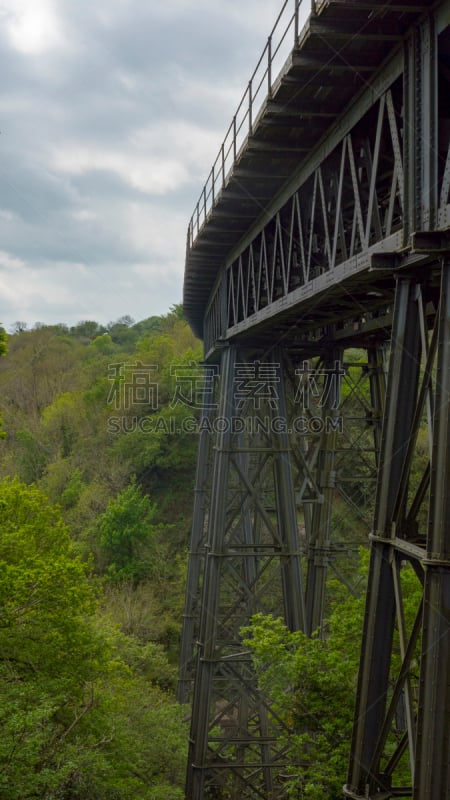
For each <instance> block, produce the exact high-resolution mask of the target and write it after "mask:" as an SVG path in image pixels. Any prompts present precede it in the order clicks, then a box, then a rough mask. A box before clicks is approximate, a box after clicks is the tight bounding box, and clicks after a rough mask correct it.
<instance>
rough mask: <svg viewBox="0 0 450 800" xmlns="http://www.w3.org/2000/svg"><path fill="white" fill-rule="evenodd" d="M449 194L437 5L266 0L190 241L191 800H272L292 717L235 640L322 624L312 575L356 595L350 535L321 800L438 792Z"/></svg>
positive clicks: (446, 93)
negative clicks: (348, 710)
mask: <svg viewBox="0 0 450 800" xmlns="http://www.w3.org/2000/svg"><path fill="white" fill-rule="evenodd" d="M449 195H450V2H449V0H441V2H437V3H436V2H428V0H395V2H394V0H393V1H392V2H389V0H388V1H387V2H375V1H374V2H366V1H365V0H316V1H315V2H314V0H312V2H311V0H301V2H299V0H287V2H286V3H285V4H284V6H283V8H282V10H281V12H280V16H279V18H278V20H277V23H276V25H275V27H274V29H273V31H272V34H271V35H270V37H269V39H268V42H267V45H266V48H265V50H264V53H263V55H262V57H261V59H260V62H259V64H258V66H257V68H256V70H255V73H254V75H253V76H252V79H251V81H250V83H249V84H248V86H247V89H246V92H245V94H244V97H243V99H242V102H241V104H240V106H239V108H238V111H237V113H236V115H235V117H234V118H233V120H232V123H231V125H230V128H229V130H228V133H227V135H226V138H225V140H224V143H223V144H222V147H221V149H220V152H219V155H218V157H217V159H216V161H215V163H214V165H213V168H212V170H211V173H210V175H209V177H208V180H207V183H206V185H205V187H204V189H203V191H202V194H201V196H200V199H199V202H198V204H197V207H196V209H195V211H194V214H193V217H192V219H191V221H190V224H189V230H188V241H187V258H186V270H185V284H184V308H185V313H186V316H187V318H188V320H189V322H190V324H191V326H192V328H193V329H194V331H195V332H196V333H197V334H198V335H199V336H200V337H202V338H203V340H204V347H205V366H204V370H203V371H204V377H205V381H204V386H203V389H202V398H203V411H202V414H203V416H202V424H201V426H200V427H201V433H200V444H199V457H198V465H197V475H196V489H195V500H194V518H193V529H192V538H191V548H190V559H189V569H188V580H187V595H186V607H185V615H184V627H183V635H182V658H181V670H180V684H179V685H180V689H179V692H180V699H182V700H183V701H187V702H192V714H191V734H190V745H189V758H188V770H187V789H186V795H187V798H188V799H189V800H203V798H205V799H206V798H222V797H223V798H225V797H227V798H233V799H234V798H265V800H274V799H275V798H282V797H285V796H286V776H287V775H288V772H289V765H288V763H287V758H286V751H285V745H286V735H287V734H288V731H287V728H288V722H287V721H286V720H284V719H283V718H281V717H280V715H279V714H278V712H277V709H276V708H274V707H273V705H272V704H271V702H270V699H269V698H267V697H265V696H264V694H263V693H262V692H261V691H260V689H259V687H258V684H257V681H256V677H255V674H254V670H253V666H252V661H251V658H250V654H249V652H248V649H246V647H245V646H244V644H243V642H242V635H241V628H242V626H245V625H246V624H247V623H248V621H249V619H250V618H251V616H252V615H253V614H254V613H256V612H257V611H263V612H266V613H275V614H278V615H280V616H282V617H283V618H284V620H285V622H286V624H287V625H288V626H289V628H290V629H292V630H296V629H301V630H303V631H305V632H306V633H307V634H311V633H312V632H314V631H317V630H319V631H320V629H321V624H322V621H323V619H324V614H326V603H327V593H326V588H327V575H331V574H333V576H334V577H336V578H339V579H340V580H341V581H342V582H343V583H344V585H345V586H347V588H348V590H349V591H354V585H353V582H354V579H355V576H354V574H353V572H354V566H353V564H354V562H355V555H354V550H355V547H356V546H357V543H358V542H357V539H358V536H359V537H360V538H359V541H360V542H363V541H366V542H369V543H370V567H369V577H368V588H367V594H366V611H365V620H364V625H363V631H362V644H361V656H360V668H359V677H358V684H357V689H356V703H355V716H354V725H353V736H352V740H351V741H349V769H348V775H345V774H344V775H343V776H342V784H343V790H342V796H343V797H347V798H355V799H356V798H358V799H359V798H360V799H361V800H362V799H363V798H365V799H366V800H375V798H377V799H378V800H382V798H383V800H384V799H385V798H386V799H387V798H393V797H413V798H415V800H445V799H446V798H449V797H450V678H449V676H450V669H449V666H450V659H449V655H450V654H449V624H450V413H449V412H450V405H449V397H450V229H449V226H450V196H449ZM355 354H356V355H355ZM345 509H348V514H347V516H346V511H345ZM367 514H369V516H370V519H368V518H367ZM406 571H409V572H410V573H411V572H413V575H414V580H417V584H418V586H419V587H420V592H419V593H420V596H421V601H420V604H419V606H418V608H417V609H416V610H415V612H414V614H413V617H414V618H413V619H410V615H409V616H408V615H407V614H406V613H405V599H407V598H405V597H404V587H405V582H404V575H405V572H406ZM355 647H359V643H355ZM300 755H301V754H300ZM291 769H292V766H291ZM296 769H298V771H299V773H300V772H301V769H302V766H301V758H300V763H299V765H298V767H297V768H296ZM405 774H408V776H409V777H408V779H407V780H405ZM299 796H300V795H299Z"/></svg>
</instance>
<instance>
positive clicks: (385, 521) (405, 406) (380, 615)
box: [348, 278, 420, 798]
mask: <svg viewBox="0 0 450 800" xmlns="http://www.w3.org/2000/svg"><path fill="white" fill-rule="evenodd" d="M415 289H416V287H415V283H414V282H413V281H412V280H410V279H407V278H405V279H401V280H399V281H398V284H397V292H396V299H395V308H394V319H393V329H392V343H391V356H390V361H389V376H388V385H387V395H386V407H385V415H384V424H383V433H382V444H381V456H380V472H379V480H378V489H377V497H376V506H375V520H374V536H373V542H372V548H371V559H370V569H369V583H368V590H367V600H366V611H365V620H364V630H363V641H362V650H361V662H360V670H359V680H358V692H357V698H356V711H355V722H354V728H353V737H352V747H351V761H350V774H349V787H348V791H350V792H351V791H353V790H354V791H355V794H354V795H352V794H349V795H348V796H358V797H359V796H360V797H366V798H368V797H372V796H374V795H372V792H373V793H375V792H377V791H378V790H380V789H381V790H383V789H384V790H386V788H389V787H386V786H385V785H384V783H383V779H382V776H381V775H380V769H379V764H377V765H376V767H375V771H373V767H372V768H371V764H372V759H373V755H374V753H375V750H376V745H377V742H378V739H379V737H380V734H381V731H382V728H383V722H384V716H385V709H386V703H387V694H388V679H389V671H390V664H391V652H392V643H393V634H394V618H395V586H394V581H393V573H392V567H391V559H392V547H391V546H390V544H389V540H390V539H392V537H393V536H394V535H395V530H393V515H394V509H395V504H396V499H397V494H398V490H399V485H400V481H401V477H402V474H403V466H404V461H405V457H406V453H407V449H408V440H409V438H410V433H411V426H412V423H413V420H414V412H415V404H416V396H417V387H418V379H419V371H420V325H419V313H418V304H417V301H416V294H415ZM377 539H379V541H377Z"/></svg>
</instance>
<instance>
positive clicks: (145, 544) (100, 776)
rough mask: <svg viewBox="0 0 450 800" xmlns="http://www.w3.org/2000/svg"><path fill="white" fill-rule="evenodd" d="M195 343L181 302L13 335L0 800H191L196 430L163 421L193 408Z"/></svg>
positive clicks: (1, 501) (0, 636)
mask: <svg viewBox="0 0 450 800" xmlns="http://www.w3.org/2000/svg"><path fill="white" fill-rule="evenodd" d="M0 334H1V335H0V353H4V352H5V337H4V335H3V332H0ZM199 356H200V349H199V345H198V342H196V340H195V339H194V338H193V336H192V334H191V332H190V331H189V328H188V327H187V325H186V324H185V323H184V322H183V320H182V319H181V314H180V311H179V309H178V308H176V309H174V310H173V311H172V312H171V313H170V314H168V315H167V316H165V317H154V318H151V319H149V320H145V321H143V322H141V323H138V324H137V325H134V324H133V322H132V320H130V319H129V318H127V317H124V318H122V319H121V320H119V321H118V322H117V323H113V324H111V325H110V326H108V329H107V330H105V329H102V328H101V327H100V326H99V325H98V324H97V323H95V322H92V321H86V322H83V323H80V324H79V325H77V326H75V327H74V328H71V329H68V328H67V327H66V326H64V325H60V326H52V327H49V326H37V327H35V328H34V329H33V330H30V331H28V330H26V326H25V325H24V324H23V323H17V324H16V326H15V333H14V334H13V335H11V336H10V337H9V338H8V353H7V354H6V356H5V357H4V358H2V359H1V360H0V398H1V399H0V414H1V416H2V418H3V428H4V432H5V435H4V438H3V440H2V441H1V442H0V481H1V483H0V594H1V601H2V603H1V605H2V612H1V616H0V652H1V654H2V655H1V659H0V696H1V704H0V705H1V711H0V715H1V728H2V731H1V734H0V799H1V798H5V800H32V799H33V800H38V798H39V800H103V798H105V800H106V798H108V800H178V798H181V797H182V796H183V792H182V787H183V783H184V771H185V758H186V752H187V744H186V737H187V729H186V722H185V721H184V720H185V717H186V710H185V709H182V708H181V707H179V706H178V705H177V703H176V702H175V700H174V689H175V679H176V666H175V663H176V659H177V647H178V637H179V631H180V621H181V615H182V600H183V597H182V595H183V589H184V575H185V562H186V546H187V539H188V532H189V514H190V507H191V498H192V489H193V487H192V476H193V474H194V463H195V451H196V444H197V442H196V437H195V436H192V435H184V434H183V431H182V430H181V428H180V426H178V427H177V426H175V425H173V426H172V428H171V427H170V425H159V426H158V425H155V429H154V430H153V426H152V425H150V422H152V423H154V422H155V421H156V420H160V419H170V418H171V416H172V413H173V415H174V417H176V415H177V414H178V418H180V417H181V416H182V414H183V413H184V414H186V413H188V412H189V413H192V409H188V408H186V407H184V408H174V409H173V412H172V407H171V402H172V399H173V396H174V393H175V390H176V374H177V369H178V368H179V367H180V365H186V364H187V365H189V364H195V363H196V361H197V360H198V358H199ZM142 375H143V376H144V378H146V379H148V377H149V376H150V375H152V376H153V377H154V383H153V389H154V392H153V395H152V392H151V391H150V388H151V387H149V386H148V385H147V384H145V385H144V387H143V389H142V384H140V383H139V380H137V378H140V377H142ZM174 377H175V384H174ZM127 392H128V394H127ZM155 393H156V395H155ZM155 396H156V400H157V402H155ZM143 421H145V423H146V424H143Z"/></svg>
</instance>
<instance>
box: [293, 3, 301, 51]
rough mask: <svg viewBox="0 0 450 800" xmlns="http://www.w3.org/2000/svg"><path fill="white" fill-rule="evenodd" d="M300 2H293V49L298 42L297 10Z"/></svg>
mask: <svg viewBox="0 0 450 800" xmlns="http://www.w3.org/2000/svg"><path fill="white" fill-rule="evenodd" d="M300 2H301V0H294V5H295V11H294V47H297V41H298V10H299V4H300Z"/></svg>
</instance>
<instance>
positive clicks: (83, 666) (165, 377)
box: [0, 307, 420, 800]
mask: <svg viewBox="0 0 450 800" xmlns="http://www.w3.org/2000/svg"><path fill="white" fill-rule="evenodd" d="M0 350H1V351H2V357H1V358H0V415H1V438H0V481H1V489H0V593H1V601H2V602H1V606H2V611H1V622H0V652H1V658H0V695H1V703H0V715H1V733H0V800H38V799H39V800H106V799H108V800H181V798H183V797H184V788H183V787H184V777H185V767H186V756H187V741H188V719H189V709H187V708H185V707H182V706H180V705H179V704H178V703H177V702H176V699H175V688H176V681H177V669H178V653H179V638H180V631H181V620H182V613H183V602H184V588H185V577H186V569H187V553H188V543H189V532H190V518H191V507H192V496H193V488H194V487H193V482H194V473H195V461H196V451H197V436H196V435H195V433H193V430H192V426H187V425H185V424H184V422H185V420H186V418H187V417H188V418H189V419H191V420H192V419H194V418H195V417H196V415H198V403H197V398H196V395H195V392H194V393H193V391H192V387H193V386H194V383H193V380H194V378H195V376H196V375H197V372H198V366H197V365H198V363H199V361H200V360H201V356H202V348H201V343H200V342H199V341H198V340H196V339H195V338H194V336H193V334H192V332H191V331H190V328H189V327H188V325H187V323H186V322H185V321H184V320H183V316H182V311H181V308H180V307H174V308H172V309H171V310H170V312H169V313H168V314H166V315H164V316H160V317H151V318H149V319H147V320H143V321H141V322H139V323H134V321H133V320H132V319H130V318H129V317H123V318H121V319H120V320H118V321H117V322H114V323H111V324H109V325H108V326H107V327H106V328H104V327H102V326H100V325H99V324H98V323H96V322H94V321H83V322H80V323H79V324H78V325H76V326H73V327H68V326H66V325H63V324H61V325H56V326H47V325H36V326H35V327H34V328H33V329H32V330H27V327H26V326H25V325H24V324H23V323H20V322H18V323H17V324H16V325H15V326H14V332H13V333H12V334H10V335H8V336H6V335H4V334H2V336H1V339H0ZM350 522H351V527H352V529H354V528H356V529H357V528H358V526H357V525H356V524H355V520H354V519H351V520H350ZM340 524H341V527H342V525H343V523H342V521H341V523H340ZM362 538H363V537H361V536H360V535H359V532H358V531H357V533H356V535H355V542H354V543H357V542H358V541H361V542H362ZM352 563H353V566H352V570H353V574H352V585H353V587H356V588H354V589H353V591H351V592H348V591H347V589H346V587H345V586H344V584H343V583H342V582H340V581H339V580H337V579H335V580H334V581H330V586H329V602H328V611H327V621H326V626H325V636H313V637H312V638H309V639H308V638H307V637H306V636H304V635H303V634H301V633H290V632H289V631H288V630H287V629H286V628H285V627H284V625H283V624H282V622H281V621H280V620H279V619H276V618H274V617H272V616H263V615H258V616H257V617H255V618H254V619H253V620H252V623H251V625H250V626H249V627H248V628H247V630H245V631H244V632H243V635H244V637H246V639H245V641H246V644H247V646H248V647H249V648H250V650H251V652H252V654H253V659H254V663H255V667H256V670H257V672H258V675H259V679H260V682H261V687H262V689H263V690H264V691H266V692H267V693H268V694H269V695H270V697H271V702H272V704H273V706H274V707H276V709H277V711H278V713H279V715H280V717H282V718H283V719H285V720H287V721H288V722H289V724H288V725H287V726H286V729H289V731H290V733H289V736H288V741H286V748H287V752H288V753H289V755H290V757H291V758H292V764H293V767H292V770H290V771H289V775H288V776H287V779H286V792H287V796H289V797H293V798H294V797H295V798H308V800H319V799H320V800H323V799H324V798H326V799H327V800H337V798H338V797H340V796H341V794H340V789H341V787H342V783H343V782H344V780H345V774H346V769H347V760H348V750H349V742H350V734H351V725H352V715H353V704H354V694H355V686H356V676H357V669H358V658H359V648H358V647H357V646H355V642H358V641H359V637H360V631H361V626H362V617H363V605H364V588H365V576H366V572H367V557H366V552H365V550H364V548H361V551H360V555H359V557H356V560H354V561H353V562H352ZM355 564H356V565H357V566H356V567H355V566H354V565H355ZM356 573H357V574H356ZM402 580H403V581H406V582H407V583H408V591H407V592H406V594H407V596H408V598H409V600H408V604H409V605H410V607H409V605H408V607H407V608H406V609H405V615H406V619H407V622H408V624H409V620H412V619H413V617H414V610H415V608H416V607H417V603H418V601H419V597H420V587H419V583H418V581H417V580H416V579H415V577H414V575H413V574H412V571H410V570H409V571H408V570H405V574H404V576H403V578H402ZM400 735H401V730H399V736H400ZM299 756H301V762H302V769H301V770H299V769H298V768H297V766H294V765H297V764H298V762H299ZM399 768H400V770H401V769H403V766H402V765H400V767H399Z"/></svg>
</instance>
